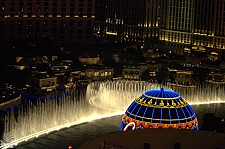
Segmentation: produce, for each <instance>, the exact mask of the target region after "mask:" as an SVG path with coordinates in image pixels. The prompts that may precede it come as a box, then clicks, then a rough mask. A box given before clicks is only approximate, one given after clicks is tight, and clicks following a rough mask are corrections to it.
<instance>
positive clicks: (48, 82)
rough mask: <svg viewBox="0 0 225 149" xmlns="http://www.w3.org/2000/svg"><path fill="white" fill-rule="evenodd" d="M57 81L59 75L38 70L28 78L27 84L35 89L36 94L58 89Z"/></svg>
mask: <svg viewBox="0 0 225 149" xmlns="http://www.w3.org/2000/svg"><path fill="white" fill-rule="evenodd" d="M56 83H57V77H53V76H51V74H49V73H47V72H36V73H33V74H32V76H31V77H28V78H27V85H28V87H31V88H32V89H34V92H33V93H34V94H35V93H41V92H43V91H44V92H49V91H53V90H56Z"/></svg>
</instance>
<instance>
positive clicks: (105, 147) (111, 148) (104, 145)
mask: <svg viewBox="0 0 225 149" xmlns="http://www.w3.org/2000/svg"><path fill="white" fill-rule="evenodd" d="M108 148H109V149H135V148H125V147H122V146H118V145H110V144H107V143H105V141H101V148H100V149H108Z"/></svg>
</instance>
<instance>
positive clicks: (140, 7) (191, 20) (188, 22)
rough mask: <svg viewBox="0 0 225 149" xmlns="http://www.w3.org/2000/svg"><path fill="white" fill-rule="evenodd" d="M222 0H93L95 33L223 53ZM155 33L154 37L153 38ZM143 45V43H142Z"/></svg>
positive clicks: (120, 39) (224, 8) (118, 39)
mask: <svg viewBox="0 0 225 149" xmlns="http://www.w3.org/2000/svg"><path fill="white" fill-rule="evenodd" d="M224 29H225V0H188V1H187V0H179V1H178V0H141V1H136V0H123V1H121V0H107V1H104V0H96V21H95V34H96V36H98V37H101V38H105V39H107V40H109V41H110V42H112V41H115V42H134V41H136V42H140V43H143V44H144V45H145V48H146V49H148V48H149V47H150V46H149V44H154V41H155V40H152V39H158V41H157V42H158V43H159V45H160V46H159V47H160V48H162V49H167V50H173V51H174V52H175V53H178V54H184V53H185V52H190V51H193V50H194V51H200V52H208V53H209V54H215V55H217V54H218V55H221V56H222V57H221V58H222V59H224V55H225V52H224V51H225V50H224V49H225V37H224V34H225V32H224ZM154 37H155V38H154ZM146 45H147V46H146Z"/></svg>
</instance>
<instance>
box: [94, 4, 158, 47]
mask: <svg viewBox="0 0 225 149" xmlns="http://www.w3.org/2000/svg"><path fill="white" fill-rule="evenodd" d="M159 7H160V6H159V1H158V0H150V1H149V0H141V1H137V0H123V1H121V0H107V1H106V0H96V8H95V10H96V14H95V16H96V19H95V35H96V36H97V37H99V38H105V39H107V40H108V41H111V42H117V43H118V42H137V43H144V40H145V39H146V40H147V39H148V40H150V39H151V38H152V37H156V36H158V24H159V18H158V15H159Z"/></svg>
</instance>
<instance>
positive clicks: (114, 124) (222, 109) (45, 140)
mask: <svg viewBox="0 0 225 149" xmlns="http://www.w3.org/2000/svg"><path fill="white" fill-rule="evenodd" d="M192 107H193V108H194V110H195V113H196V114H197V117H198V120H199V126H200V127H201V126H202V121H203V115H204V114H205V113H214V114H215V115H216V116H217V117H221V118H225V103H220V104H208V105H192ZM121 119H122V115H118V116H113V117H109V118H103V119H99V120H95V121H91V122H89V123H83V124H79V125H76V126H73V127H70V128H66V129H62V130H60V131H55V132H52V133H50V134H46V135H42V136H39V137H38V138H34V139H30V140H28V141H27V142H23V143H20V144H18V146H17V147H16V149H31V148H32V149H68V147H69V146H73V149H77V148H78V147H79V146H80V145H81V144H82V143H83V142H85V141H86V140H89V139H91V138H93V137H95V136H98V135H102V134H106V133H109V132H115V131H119V127H120V121H121ZM99 145H100V142H99Z"/></svg>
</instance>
